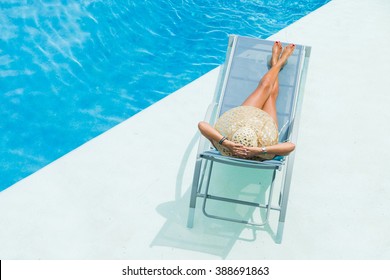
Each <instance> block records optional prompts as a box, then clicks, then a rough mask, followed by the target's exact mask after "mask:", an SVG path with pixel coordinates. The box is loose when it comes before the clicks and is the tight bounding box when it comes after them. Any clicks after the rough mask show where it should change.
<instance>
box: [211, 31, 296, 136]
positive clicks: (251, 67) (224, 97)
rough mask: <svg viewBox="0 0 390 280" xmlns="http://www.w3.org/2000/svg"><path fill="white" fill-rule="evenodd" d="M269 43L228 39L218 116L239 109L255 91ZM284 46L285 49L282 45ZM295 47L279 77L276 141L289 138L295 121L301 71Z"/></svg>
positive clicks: (262, 73)
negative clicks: (295, 103)
mask: <svg viewBox="0 0 390 280" xmlns="http://www.w3.org/2000/svg"><path fill="white" fill-rule="evenodd" d="M272 45H273V42H272V41H267V40H261V39H256V38H248V37H241V36H235V35H232V36H230V40H229V48H228V53H227V56H226V57H227V60H226V62H225V64H224V66H223V67H224V69H223V71H224V77H225V79H224V81H221V85H220V86H219V91H220V92H219V97H218V98H219V100H217V101H216V102H218V103H219V108H220V110H219V112H217V116H220V115H221V114H223V113H224V112H226V111H227V110H229V109H231V108H234V107H236V106H239V105H241V104H242V102H243V101H244V100H245V99H246V98H247V97H248V96H249V95H250V94H251V93H252V92H253V90H254V89H255V88H256V87H257V85H258V83H259V81H260V79H261V78H262V77H263V75H264V74H265V73H266V72H267V71H268V60H269V59H270V57H271V54H272ZM283 45H286V44H284V43H283ZM302 48H303V46H300V45H297V46H296V49H295V51H294V53H293V55H291V56H290V58H289V59H288V63H287V64H286V65H285V66H284V68H283V69H282V71H281V72H280V74H279V97H278V102H277V112H278V122H279V123H278V127H279V141H280V142H283V141H285V140H287V139H288V137H289V130H290V128H291V125H292V123H293V119H294V112H293V111H294V108H295V106H294V102H296V100H297V97H296V95H297V94H298V92H299V91H298V87H299V76H300V68H301V57H302V55H301V51H302Z"/></svg>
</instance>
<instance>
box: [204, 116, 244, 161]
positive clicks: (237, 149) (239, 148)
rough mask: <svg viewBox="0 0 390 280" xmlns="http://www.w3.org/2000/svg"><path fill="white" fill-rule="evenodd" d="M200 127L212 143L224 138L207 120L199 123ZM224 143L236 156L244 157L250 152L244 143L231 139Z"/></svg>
mask: <svg viewBox="0 0 390 280" xmlns="http://www.w3.org/2000/svg"><path fill="white" fill-rule="evenodd" d="M198 128H199V130H200V132H201V133H202V135H203V136H204V137H206V138H207V139H209V141H210V142H211V143H213V141H215V142H219V141H220V140H221V139H222V138H223V135H222V134H221V133H219V132H218V131H217V130H216V129H215V128H214V127H212V126H211V125H210V124H208V123H207V122H200V123H199V124H198ZM213 145H214V144H213ZM222 145H223V146H225V147H226V148H228V149H229V150H230V151H231V152H232V153H233V155H235V156H239V157H244V156H246V155H247V153H248V151H247V149H246V147H244V146H243V145H242V144H237V143H234V142H233V141H230V140H229V139H226V140H224V141H223V142H222Z"/></svg>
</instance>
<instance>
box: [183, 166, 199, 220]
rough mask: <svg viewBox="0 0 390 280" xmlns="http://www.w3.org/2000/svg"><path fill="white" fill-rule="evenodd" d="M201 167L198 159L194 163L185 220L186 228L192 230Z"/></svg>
mask: <svg viewBox="0 0 390 280" xmlns="http://www.w3.org/2000/svg"><path fill="white" fill-rule="evenodd" d="M201 167H202V159H200V158H199V159H197V161H196V163H195V170H194V177H193V179H192V189H191V197H190V209H189V212H188V219H187V227H188V228H192V227H193V225H194V215H195V206H196V198H197V192H198V185H199V176H200V170H201Z"/></svg>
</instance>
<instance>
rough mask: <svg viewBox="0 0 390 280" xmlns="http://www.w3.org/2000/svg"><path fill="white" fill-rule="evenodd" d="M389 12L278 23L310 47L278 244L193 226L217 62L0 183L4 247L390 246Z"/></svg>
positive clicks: (31, 253)
mask: <svg viewBox="0 0 390 280" xmlns="http://www.w3.org/2000/svg"><path fill="white" fill-rule="evenodd" d="M389 13H390V2H389V1H387V0H333V1H331V2H330V3H328V4H327V5H325V6H323V7H322V8H320V9H318V10H316V11H314V12H313V13H311V14H309V15H308V16H306V17H304V18H302V19H301V20H299V21H298V22H296V23H294V24H292V25H291V26H289V27H287V28H285V29H284V30H282V31H281V32H279V33H277V34H275V35H274V36H272V39H278V40H282V41H288V42H296V43H299V44H304V45H309V46H312V54H311V61H310V65H309V75H308V80H307V84H306V91H305V97H304V104H303V112H302V119H301V126H300V135H299V139H298V143H297V144H298V146H297V150H296V158H295V168H294V174H293V180H292V189H291V194H290V200H289V207H288V213H287V220H286V227H285V234H284V240H283V243H282V244H281V245H278V244H275V243H274V241H273V239H272V233H270V231H269V230H266V231H252V230H250V229H247V228H244V227H242V226H241V225H232V224H229V223H224V222H219V221H214V220H210V219H207V218H205V217H203V216H202V215H200V213H199V212H198V213H197V215H196V221H195V226H194V228H193V229H192V230H189V229H187V228H186V226H185V224H186V218H187V211H188V190H189V186H190V183H191V180H192V172H193V167H194V159H195V150H196V142H197V140H198V137H199V136H198V134H197V129H196V124H197V122H198V121H199V120H200V119H202V118H203V116H204V113H205V111H206V108H207V105H208V103H209V102H210V100H211V98H212V95H213V92H214V86H215V83H216V79H217V75H218V69H215V70H213V71H211V72H210V73H209V74H207V75H205V76H203V77H201V78H200V79H198V80H197V81H195V82H193V83H191V84H190V85H188V86H186V87H184V88H183V89H181V90H179V91H178V92H175V93H174V94H172V95H170V96H168V97H167V98H165V99H163V100H162V101H160V102H158V103H156V104H155V105H153V106H151V107H149V108H148V109H146V110H144V111H143V112H141V113H139V114H137V115H136V116H134V117H132V118H130V119H129V120H127V121H125V122H123V123H122V124H120V125H118V126H116V127H114V128H113V129H111V130H109V131H107V132H106V133H104V134H102V135H101V136H99V137H97V138H95V139H93V140H92V141H90V142H88V143H86V144H85V145H83V146H81V147H80V148H78V149H76V150H74V151H72V152H71V153H69V154H67V155H66V156H64V157H62V158H60V159H59V160H57V161H55V162H53V163H52V164H50V165H48V166H47V167H45V168H43V169H41V170H40V171H38V172H36V173H35V174H33V175H31V176H29V177H28V178H26V179H24V180H22V181H20V182H18V183H17V184H15V185H14V186H12V187H11V188H8V189H7V190H5V191H3V192H1V193H0V225H1V228H0V259H389V258H390V237H389V233H390V203H389V201H390V188H389V185H390V183H389V182H390V174H389V172H388V169H389V164H388V158H389V157H390V152H389V149H388V148H387V146H388V142H389V141H388V136H389V134H390V133H389V130H388V127H389V125H388V119H389V118H390V111H389V110H388V108H387V107H388V106H389V105H390V97H389V96H390V94H389V85H388V83H387V80H388V74H389V73H390V71H389V70H390V69H389V68H390V54H389V50H388V47H389V44H390V32H389V31H390V30H389V26H390V18H389V17H388V14H389ZM248 187H250V186H249V185H248ZM271 218H272V217H271Z"/></svg>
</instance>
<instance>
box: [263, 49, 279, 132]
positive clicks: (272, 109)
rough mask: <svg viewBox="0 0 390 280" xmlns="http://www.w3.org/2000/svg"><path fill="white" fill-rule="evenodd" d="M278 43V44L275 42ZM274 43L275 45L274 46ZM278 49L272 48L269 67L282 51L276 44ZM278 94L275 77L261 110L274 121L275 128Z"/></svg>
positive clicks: (277, 82)
mask: <svg viewBox="0 0 390 280" xmlns="http://www.w3.org/2000/svg"><path fill="white" fill-rule="evenodd" d="M276 43H278V42H276ZM276 43H275V44H276ZM277 46H278V48H276V47H275V45H274V47H273V48H272V58H271V67H272V66H274V65H275V64H276V63H277V62H278V60H279V57H280V53H281V51H282V46H281V44H280V43H279V44H277ZM278 94H279V76H277V77H276V80H275V82H274V84H273V86H272V88H271V92H270V95H269V97H268V99H267V100H266V101H265V103H264V105H263V108H261V109H262V110H264V111H265V112H267V113H268V114H269V115H270V116H271V117H272V118H273V120H274V121H275V124H276V127H278V117H277V112H276V100H277V99H278Z"/></svg>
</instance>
